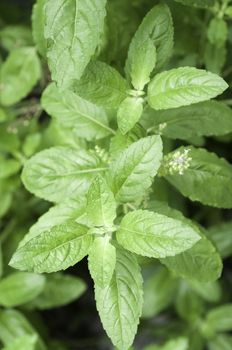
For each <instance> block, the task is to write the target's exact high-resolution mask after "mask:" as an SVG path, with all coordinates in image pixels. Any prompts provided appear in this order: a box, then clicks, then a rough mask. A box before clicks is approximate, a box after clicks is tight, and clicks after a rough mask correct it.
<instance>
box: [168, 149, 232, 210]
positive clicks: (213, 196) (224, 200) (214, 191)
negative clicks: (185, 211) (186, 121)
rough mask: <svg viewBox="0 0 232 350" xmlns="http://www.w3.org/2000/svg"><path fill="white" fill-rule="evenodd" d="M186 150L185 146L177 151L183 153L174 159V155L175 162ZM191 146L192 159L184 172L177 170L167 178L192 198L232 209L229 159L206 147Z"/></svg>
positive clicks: (231, 173) (190, 155)
mask: <svg viewBox="0 0 232 350" xmlns="http://www.w3.org/2000/svg"><path fill="white" fill-rule="evenodd" d="M183 149H184V148H183V147H181V148H179V149H178V150H177V151H175V152H178V151H179V152H180V153H178V154H179V155H180V156H178V157H177V158H175V159H174V156H172V159H173V161H174V163H175V164H177V163H178V161H179V160H180V158H181V157H182V156H181V154H183ZM188 149H189V153H188V157H189V159H190V162H189V166H188V167H187V169H186V170H184V171H183V175H181V174H180V173H178V172H174V173H173V174H172V175H171V174H170V173H169V174H168V175H167V176H165V178H166V179H167V180H168V182H170V183H171V184H172V185H173V186H175V187H176V188H177V189H178V190H179V191H180V192H181V193H182V195H184V196H186V197H188V198H190V199H191V200H192V201H200V202H201V203H203V204H206V205H210V206H214V207H219V208H232V187H231V181H232V166H231V165H230V164H229V163H228V162H227V161H226V160H225V159H223V158H219V157H217V155H216V154H214V153H210V152H207V151H206V150H204V149H201V148H198V149H197V148H194V147H189V148H188ZM175 152H174V153H173V155H174V154H175ZM176 154H177V153H176ZM182 159H183V157H182ZM170 162H171V161H170ZM170 162H169V164H170Z"/></svg>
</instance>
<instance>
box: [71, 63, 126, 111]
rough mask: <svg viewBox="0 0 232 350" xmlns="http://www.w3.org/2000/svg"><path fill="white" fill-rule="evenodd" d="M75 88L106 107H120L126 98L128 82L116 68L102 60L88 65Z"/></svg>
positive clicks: (84, 96) (90, 99)
mask: <svg viewBox="0 0 232 350" xmlns="http://www.w3.org/2000/svg"><path fill="white" fill-rule="evenodd" d="M73 90H74V91H75V92H76V93H77V94H78V95H79V96H81V97H83V98H84V99H86V100H89V101H91V102H92V103H95V104H96V105H99V106H103V107H105V108H118V106H119V105H120V103H121V102H122V101H123V100H124V99H125V98H126V96H127V90H129V86H128V83H127V82H126V80H125V79H124V78H123V77H122V76H121V75H120V73H118V71H117V70H116V69H114V68H113V67H111V66H109V65H108V64H106V63H104V62H100V61H92V62H90V63H89V64H88V66H87V67H86V70H85V72H84V74H83V75H82V77H81V79H80V80H78V81H76V82H75V84H74V86H73Z"/></svg>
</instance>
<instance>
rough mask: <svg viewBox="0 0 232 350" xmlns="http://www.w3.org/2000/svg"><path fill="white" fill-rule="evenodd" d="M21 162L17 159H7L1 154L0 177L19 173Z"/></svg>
mask: <svg viewBox="0 0 232 350" xmlns="http://www.w3.org/2000/svg"><path fill="white" fill-rule="evenodd" d="M20 168H21V164H20V163H19V162H18V161H17V160H15V159H5V158H3V157H2V156H1V154H0V179H4V178H7V177H9V176H11V175H14V174H17V172H18V171H19V169H20Z"/></svg>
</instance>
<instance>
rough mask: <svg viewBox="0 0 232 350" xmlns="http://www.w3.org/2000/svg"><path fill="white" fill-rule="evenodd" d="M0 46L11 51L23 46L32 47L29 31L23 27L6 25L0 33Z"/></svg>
mask: <svg viewBox="0 0 232 350" xmlns="http://www.w3.org/2000/svg"><path fill="white" fill-rule="evenodd" d="M0 42H1V46H2V47H3V48H4V49H5V50H7V51H12V50H15V49H19V48H21V47H25V46H31V45H33V40H32V35H31V30H30V28H29V27H26V26H23V25H12V24H11V25H7V26H4V27H3V29H2V30H1V31H0Z"/></svg>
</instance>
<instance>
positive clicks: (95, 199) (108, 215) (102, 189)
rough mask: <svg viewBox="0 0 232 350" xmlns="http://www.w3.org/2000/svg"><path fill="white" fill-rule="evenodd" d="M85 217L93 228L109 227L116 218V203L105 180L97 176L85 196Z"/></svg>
mask: <svg viewBox="0 0 232 350" xmlns="http://www.w3.org/2000/svg"><path fill="white" fill-rule="evenodd" d="M86 211H87V215H88V218H89V221H90V222H91V223H92V224H93V225H94V226H105V227H111V226H112V224H113V222H114V219H115V218H116V202H115V199H114V195H113V193H112V192H111V190H110V189H109V187H108V185H107V183H106V181H105V179H104V178H103V177H101V176H100V175H98V176H97V177H96V178H95V179H94V180H93V182H92V184H91V186H90V188H89V191H88V194H87V208H86Z"/></svg>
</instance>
